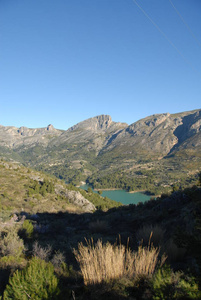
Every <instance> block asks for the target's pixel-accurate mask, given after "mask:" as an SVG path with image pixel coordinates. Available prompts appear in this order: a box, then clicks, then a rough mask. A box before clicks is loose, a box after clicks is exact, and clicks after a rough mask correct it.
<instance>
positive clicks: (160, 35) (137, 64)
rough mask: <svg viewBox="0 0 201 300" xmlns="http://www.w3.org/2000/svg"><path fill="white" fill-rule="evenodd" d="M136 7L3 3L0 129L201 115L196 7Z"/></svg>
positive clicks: (199, 4)
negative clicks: (100, 119)
mask: <svg viewBox="0 0 201 300" xmlns="http://www.w3.org/2000/svg"><path fill="white" fill-rule="evenodd" d="M136 1H137V3H138V4H139V5H140V7H141V9H140V8H139V7H138V6H137V5H136V3H135V1H134V0H0V124H1V125H4V126H8V125H12V126H16V127H20V126H27V127H30V128H35V127H45V126H47V125H48V124H50V123H51V124H53V125H54V127H56V128H60V129H68V128H69V127H70V126H72V125H74V124H76V123H78V122H80V121H82V120H85V119H87V118H90V117H94V116H96V115H99V114H109V115H111V117H112V119H113V120H114V121H120V122H127V123H128V124H131V123H133V122H135V121H137V120H139V119H141V118H143V117H146V116H148V115H152V114H154V113H165V112H170V113H176V112H182V111H187V110H193V109H197V108H201V17H200V16H201V1H200V0H171V2H170V1H169V0H136ZM172 4H173V5H174V7H173V5H172ZM142 9H143V11H142ZM148 16H149V18H148ZM153 22H154V23H153ZM154 24H155V25H154Z"/></svg>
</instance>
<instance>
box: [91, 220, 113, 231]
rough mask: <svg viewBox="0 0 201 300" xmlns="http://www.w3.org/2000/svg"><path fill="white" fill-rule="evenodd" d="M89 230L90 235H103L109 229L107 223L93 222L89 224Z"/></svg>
mask: <svg viewBox="0 0 201 300" xmlns="http://www.w3.org/2000/svg"><path fill="white" fill-rule="evenodd" d="M89 229H90V230H91V232H92V233H97V232H98V233H99V232H100V233H104V232H107V231H108V229H109V226H108V222H107V221H104V220H102V221H99V220H97V221H95V222H91V223H90V224H89Z"/></svg>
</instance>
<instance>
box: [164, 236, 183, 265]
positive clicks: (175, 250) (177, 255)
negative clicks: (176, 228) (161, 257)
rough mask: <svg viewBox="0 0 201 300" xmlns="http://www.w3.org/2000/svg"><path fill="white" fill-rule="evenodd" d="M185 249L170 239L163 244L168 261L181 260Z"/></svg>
mask: <svg viewBox="0 0 201 300" xmlns="http://www.w3.org/2000/svg"><path fill="white" fill-rule="evenodd" d="M185 252H186V249H185V248H182V247H178V246H177V245H176V244H175V243H174V241H173V240H172V239H171V240H169V241H168V242H167V244H166V246H165V253H166V254H167V256H168V262H169V263H170V262H171V263H172V262H176V261H181V260H182V259H183V258H184V255H185Z"/></svg>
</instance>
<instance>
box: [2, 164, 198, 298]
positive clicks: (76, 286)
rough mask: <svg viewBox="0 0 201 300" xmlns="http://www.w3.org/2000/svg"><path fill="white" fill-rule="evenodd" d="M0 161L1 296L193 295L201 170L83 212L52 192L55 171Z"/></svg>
mask: <svg viewBox="0 0 201 300" xmlns="http://www.w3.org/2000/svg"><path fill="white" fill-rule="evenodd" d="M1 165H2V167H1V177H0V179H1V222H0V234H1V238H0V281H1V282H0V295H1V296H2V299H6V300H7V299H16V300H17V299H18V300H21V299H22V300H28V299H61V300H62V299H65V300H66V299H78V300H84V299H122V300H123V299H150V300H151V299H153V300H159V299H201V293H200V291H201V289H200V285H201V276H200V272H201V253H200V247H201V188H200V185H201V175H199V177H198V180H199V182H198V181H197V185H195V186H192V187H190V188H187V189H183V190H179V191H174V192H173V193H171V194H169V195H163V196H162V197H159V198H157V199H156V200H150V201H148V202H146V203H144V204H142V203H139V204H138V205H129V206H119V207H113V208H111V209H108V208H107V209H106V207H104V211H103V210H100V209H97V210H96V211H94V212H93V213H89V212H85V211H84V210H83V209H82V208H81V207H78V206H76V205H73V204H72V203H70V202H69V201H68V199H67V198H66V197H65V194H56V193H55V187H56V186H57V185H59V186H60V185H62V184H64V183H62V182H60V181H57V179H56V178H54V177H52V178H50V177H48V176H47V175H45V174H42V173H37V172H35V171H33V170H31V169H26V168H24V167H21V166H14V165H13V164H10V163H9V164H8V163H6V162H1ZM20 176H21V177H22V178H21V177H20ZM45 176H46V177H45ZM20 178H21V179H20ZM42 178H43V180H42ZM9 179H12V180H9ZM71 188H74V189H75V191H76V192H77V189H76V188H75V187H72V186H68V189H69V190H70V189H71ZM83 192H84V191H83ZM85 193H86V194H87V192H85ZM97 196H99V195H97ZM89 197H93V196H92V195H89ZM99 197H100V196H99ZM23 199H24V200H25V199H26V200H27V201H23ZM101 199H103V198H101V197H100V198H99V200H98V201H101ZM103 202H104V199H103ZM30 203H32V204H30ZM99 206H100V203H99V204H98V202H97V207H99Z"/></svg>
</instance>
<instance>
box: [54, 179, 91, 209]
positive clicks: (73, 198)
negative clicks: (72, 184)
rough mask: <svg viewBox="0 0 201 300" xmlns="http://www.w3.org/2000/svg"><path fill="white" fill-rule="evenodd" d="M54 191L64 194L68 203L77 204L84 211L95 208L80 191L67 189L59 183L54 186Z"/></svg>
mask: <svg viewBox="0 0 201 300" xmlns="http://www.w3.org/2000/svg"><path fill="white" fill-rule="evenodd" d="M55 192H56V193H57V194H62V195H64V196H65V197H66V198H67V199H68V201H69V202H70V203H72V204H74V205H77V206H79V207H80V208H82V210H84V211H85V212H94V211H95V210H96V207H95V206H94V205H93V204H92V203H91V202H90V201H89V200H87V199H85V198H84V197H83V196H82V194H81V193H80V192H76V191H69V190H67V189H64V188H63V186H61V185H57V186H56V188H55Z"/></svg>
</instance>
